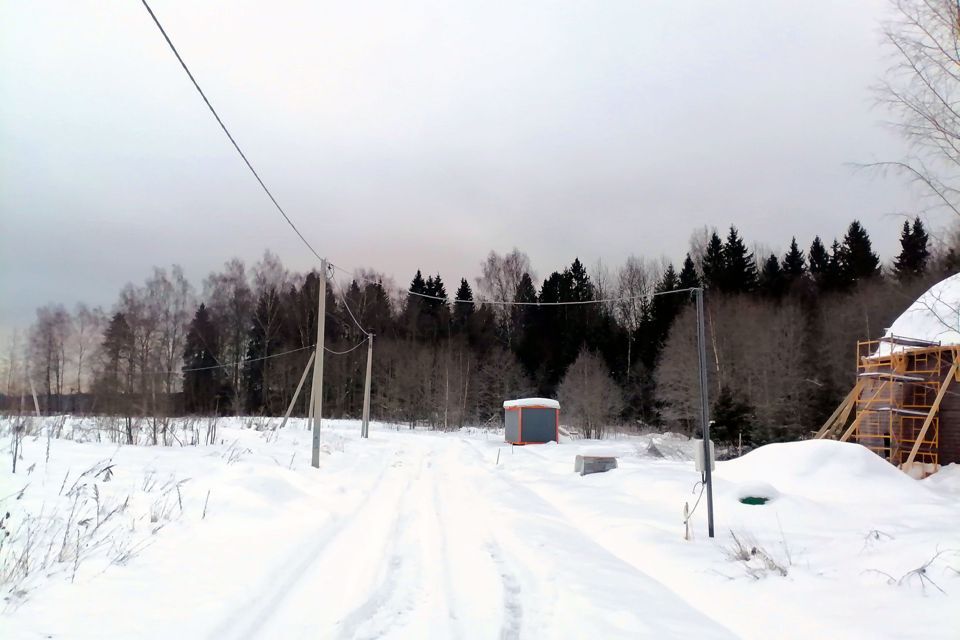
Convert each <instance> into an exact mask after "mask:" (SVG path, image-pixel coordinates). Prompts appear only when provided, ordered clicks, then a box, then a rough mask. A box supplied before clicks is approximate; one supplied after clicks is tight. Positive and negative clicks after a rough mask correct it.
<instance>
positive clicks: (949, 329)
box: [884, 273, 960, 344]
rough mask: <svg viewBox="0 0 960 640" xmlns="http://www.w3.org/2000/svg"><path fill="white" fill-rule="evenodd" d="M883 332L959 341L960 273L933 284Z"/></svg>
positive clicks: (934, 339) (946, 341)
mask: <svg viewBox="0 0 960 640" xmlns="http://www.w3.org/2000/svg"><path fill="white" fill-rule="evenodd" d="M884 336H885V337H891V336H900V337H905V338H914V339H917V340H927V341H930V342H940V343H941V344H960V273H957V274H954V275H952V276H950V277H949V278H947V279H946V280H942V281H940V282H938V283H937V284H935V285H933V286H932V287H930V288H929V289H928V290H927V291H926V293H924V294H923V295H922V296H920V297H919V298H918V299H917V301H916V302H914V303H913V304H912V305H910V307H908V308H907V310H906V311H904V312H903V313H902V314H901V315H900V317H899V318H897V319H896V320H895V321H894V323H893V324H892V325H891V326H890V328H889V329H887V332H886V333H885V334H884Z"/></svg>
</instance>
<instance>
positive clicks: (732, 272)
mask: <svg viewBox="0 0 960 640" xmlns="http://www.w3.org/2000/svg"><path fill="white" fill-rule="evenodd" d="M722 274H723V275H722V277H721V279H720V290H721V291H724V292H726V293H749V292H751V291H753V290H754V289H756V287H757V263H756V261H755V260H754V258H753V253H751V252H750V251H749V250H748V249H747V247H746V245H745V244H744V243H743V239H742V238H740V234H739V233H738V232H737V228H736V227H734V226H732V225H731V226H730V232H729V233H728V234H727V242H726V244H724V245H723V270H722Z"/></svg>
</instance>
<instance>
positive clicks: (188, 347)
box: [183, 304, 223, 413]
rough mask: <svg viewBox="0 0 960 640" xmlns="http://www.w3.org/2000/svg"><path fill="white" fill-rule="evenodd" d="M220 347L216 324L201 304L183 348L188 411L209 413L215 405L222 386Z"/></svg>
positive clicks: (184, 381) (184, 389) (185, 405)
mask: <svg viewBox="0 0 960 640" xmlns="http://www.w3.org/2000/svg"><path fill="white" fill-rule="evenodd" d="M219 350H220V336H219V335H218V333H217V328H216V325H214V323H213V322H212V321H211V318H210V313H209V312H208V311H207V307H206V305H204V304H201V305H200V306H199V307H198V308H197V312H196V313H195V314H194V316H193V320H191V321H190V327H189V329H188V331H187V337H186V344H185V346H184V350H183V368H184V372H183V404H184V408H185V409H186V410H187V412H189V413H210V412H212V411H213V410H214V409H216V407H217V401H218V399H219V397H220V395H221V391H222V386H223V370H222V369H220V368H219V367H218V365H219V364H220V361H219Z"/></svg>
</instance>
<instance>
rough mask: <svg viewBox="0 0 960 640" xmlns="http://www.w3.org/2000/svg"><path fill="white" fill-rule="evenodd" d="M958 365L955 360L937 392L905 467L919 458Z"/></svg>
mask: <svg viewBox="0 0 960 640" xmlns="http://www.w3.org/2000/svg"><path fill="white" fill-rule="evenodd" d="M958 365H960V361H958V360H957V359H956V358H954V360H953V365H952V366H951V367H950V371H949V372H948V373H947V377H946V378H944V380H943V384H941V385H940V391H938V392H937V397H936V399H935V400H934V401H933V405H932V406H931V407H930V413H928V414H927V417H926V418H925V419H924V421H923V426H922V427H920V434H919V435H918V436H917V441H916V442H914V443H913V448H912V449H910V456H909V457H908V458H907V461H906V462H904V463H903V465H902V466H903V467H909V466H910V465H912V464H913V460H914V458H916V457H917V453H918V452H919V451H920V443H921V442H923V437H924V436H925V435H927V430H928V429H929V428H930V425H931V424H933V418H934V416H936V415H937V411H938V410H939V409H940V401H941V400H943V397H944V396H945V395H947V387H949V386H950V383H951V382H953V378H954V376H956V375H957V368H958Z"/></svg>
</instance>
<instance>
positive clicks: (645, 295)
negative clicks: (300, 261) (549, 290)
mask: <svg viewBox="0 0 960 640" xmlns="http://www.w3.org/2000/svg"><path fill="white" fill-rule="evenodd" d="M329 264H330V266H332V267H333V268H334V269H336V270H338V271H341V272H343V273H346V274H347V275H349V276H351V277H352V278H354V279H355V280H361V281H364V282H370V283H372V284H380V285H382V284H383V283H382V282H381V281H379V280H375V279H374V278H367V277H364V276H358V275H356V274H354V273H353V272H351V271H348V270H347V269H344V268H343V267H339V266H337V265H335V264H333V263H332V262H330V263H329ZM334 282H336V280H334ZM697 289H698V287H687V288H686V289H670V290H669V291H658V292H655V293H642V294H637V295H635V296H618V297H616V298H600V299H598V300H568V301H563V302H522V301H517V300H461V299H460V298H453V299H452V300H451V299H448V298H443V297H441V296H434V295H430V294H429V293H420V292H418V291H411V290H409V289H404V288H403V287H400V292H401V293H407V294H409V295H412V296H419V297H421V298H427V299H428V300H438V301H440V302H449V303H453V304H457V303H461V304H496V305H504V306H513V307H566V306H574V305H587V304H610V303H613V302H623V301H626V300H644V299H649V298H656V297H658V296H665V295H670V294H675V293H691V292H693V291H696V290H697ZM361 331H362V329H361Z"/></svg>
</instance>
